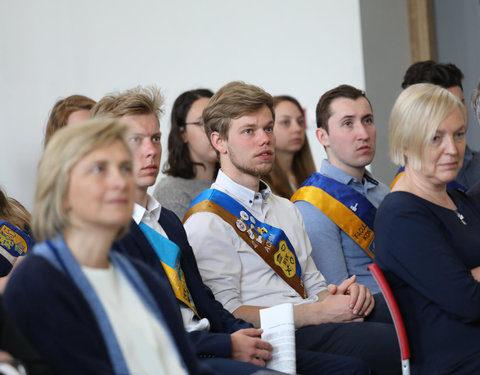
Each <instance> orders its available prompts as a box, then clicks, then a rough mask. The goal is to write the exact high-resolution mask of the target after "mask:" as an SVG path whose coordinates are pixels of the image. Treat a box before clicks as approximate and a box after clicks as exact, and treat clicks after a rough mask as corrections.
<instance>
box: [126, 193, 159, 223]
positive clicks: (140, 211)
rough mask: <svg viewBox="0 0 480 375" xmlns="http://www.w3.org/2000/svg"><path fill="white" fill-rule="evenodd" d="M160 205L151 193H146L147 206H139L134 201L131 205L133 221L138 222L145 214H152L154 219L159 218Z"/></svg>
mask: <svg viewBox="0 0 480 375" xmlns="http://www.w3.org/2000/svg"><path fill="white" fill-rule="evenodd" d="M161 210H162V206H161V205H160V203H159V202H158V201H157V200H156V199H155V198H154V197H152V196H151V195H149V194H147V208H145V207H143V206H140V205H139V204H138V203H135V205H134V206H133V215H132V217H133V220H134V221H135V223H137V224H140V222H141V221H142V219H143V218H144V216H145V215H150V216H153V218H154V219H155V221H158V220H159V219H160V212H161Z"/></svg>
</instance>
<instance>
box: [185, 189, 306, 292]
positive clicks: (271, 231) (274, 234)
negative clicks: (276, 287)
mask: <svg viewBox="0 0 480 375" xmlns="http://www.w3.org/2000/svg"><path fill="white" fill-rule="evenodd" d="M204 211H206V212H212V213H214V214H216V215H218V216H220V217H221V218H222V219H223V220H225V221H226V222H227V223H228V224H230V225H231V226H232V227H233V228H234V229H235V231H236V232H237V234H238V235H239V236H240V237H241V238H242V239H243V240H244V241H245V242H246V243H247V244H248V245H249V246H250V247H251V248H252V249H253V250H254V251H255V252H256V253H257V254H258V255H259V256H260V257H261V258H262V259H263V260H264V261H265V262H266V263H267V264H268V265H269V266H270V267H271V268H272V269H273V270H274V271H275V273H277V275H279V276H280V277H281V278H282V279H283V280H284V281H285V282H286V283H287V284H288V285H289V286H290V287H292V288H293V289H294V290H295V291H296V292H297V293H298V294H300V295H301V296H302V297H303V298H307V293H306V292H305V288H304V287H303V281H302V269H301V267H300V264H299V262H298V259H297V255H296V254H295V250H294V248H293V246H292V244H291V243H290V240H289V239H288V237H287V235H286V234H285V232H284V231H283V230H281V229H279V228H275V227H273V226H271V225H269V224H266V223H263V222H261V221H260V220H258V219H256V218H255V217H254V216H253V215H252V214H251V213H250V212H249V211H248V210H247V209H246V208H245V207H243V206H242V205H241V204H240V203H238V202H237V201H236V200H235V199H233V198H232V197H230V196H229V195H227V194H225V193H223V192H221V191H219V190H216V189H208V190H205V191H204V192H202V193H200V195H198V196H197V197H196V198H195V199H194V200H193V202H192V204H191V205H190V207H189V209H188V211H187V213H186V214H185V218H184V222H185V221H186V220H187V219H188V218H189V217H190V216H191V215H193V214H194V213H196V212H204ZM213 235H214V234H213V233H212V236H213Z"/></svg>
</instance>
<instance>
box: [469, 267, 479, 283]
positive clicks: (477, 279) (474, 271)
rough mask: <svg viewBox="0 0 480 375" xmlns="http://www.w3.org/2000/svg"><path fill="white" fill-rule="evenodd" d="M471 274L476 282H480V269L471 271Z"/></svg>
mask: <svg viewBox="0 0 480 375" xmlns="http://www.w3.org/2000/svg"><path fill="white" fill-rule="evenodd" d="M470 273H471V274H472V276H473V278H474V279H475V281H478V282H480V267H475V268H472V269H471V270H470Z"/></svg>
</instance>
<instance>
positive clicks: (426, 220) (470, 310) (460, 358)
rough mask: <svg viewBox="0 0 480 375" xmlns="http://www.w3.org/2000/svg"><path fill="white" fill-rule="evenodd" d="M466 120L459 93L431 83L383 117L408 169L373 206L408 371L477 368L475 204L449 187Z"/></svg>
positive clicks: (380, 259) (479, 216) (479, 229)
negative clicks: (401, 325) (404, 332)
mask: <svg viewBox="0 0 480 375" xmlns="http://www.w3.org/2000/svg"><path fill="white" fill-rule="evenodd" d="M466 130H467V125H466V123H465V113H464V109H463V105H462V103H461V102H460V101H459V100H458V99H457V98H456V97H455V96H454V95H452V94H451V93H449V92H448V91H447V90H445V89H443V88H441V87H439V86H434V85H431V84H417V85H413V86H411V87H409V88H407V89H405V91H403V92H402V93H401V94H400V96H399V97H398V99H397V101H396V103H395V105H394V107H393V109H392V114H391V117H390V155H391V158H392V161H393V162H394V163H396V164H399V165H404V166H405V175H404V178H402V179H401V180H399V181H398V183H397V184H396V185H395V187H394V189H393V192H392V193H390V194H389V195H387V197H386V198H385V200H384V201H383V203H382V204H381V205H380V208H379V209H378V211H377V215H376V219H375V235H376V262H377V263H378V265H379V266H380V268H381V269H382V271H383V272H384V274H385V277H386V279H387V281H388V283H389V284H390V286H391V288H392V291H393V293H394V295H395V297H396V299H397V302H398V305H399V308H400V311H401V313H402V316H403V319H404V320H405V325H406V329H407V334H408V339H409V342H410V348H411V353H412V358H411V365H412V374H453V373H455V374H480V341H479V340H478V337H480V282H479V281H480V251H479V249H480V236H479V233H480V212H479V210H480V208H479V207H477V206H475V204H474V203H473V201H472V200H471V199H470V198H469V197H468V196H467V195H465V193H463V192H462V191H460V190H449V191H447V190H446V185H447V184H448V183H449V182H450V181H452V180H454V179H455V177H456V175H457V172H458V171H459V170H460V168H461V167H462V160H463V154H464V151H465V132H466Z"/></svg>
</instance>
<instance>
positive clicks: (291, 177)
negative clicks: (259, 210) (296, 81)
mask: <svg viewBox="0 0 480 375" xmlns="http://www.w3.org/2000/svg"><path fill="white" fill-rule="evenodd" d="M273 106H274V109H275V126H274V128H273V132H274V134H275V138H276V144H275V163H274V165H273V169H272V171H271V172H270V174H269V175H268V176H266V177H264V178H263V179H264V180H265V181H266V182H267V183H268V185H269V186H270V188H271V189H272V191H273V192H274V193H275V194H277V195H280V196H282V197H284V198H287V199H290V197H291V196H292V195H293V193H294V192H295V191H296V190H297V188H298V187H299V186H300V185H301V184H302V182H303V181H305V180H306V178H307V177H308V176H310V175H311V174H312V173H314V172H315V163H314V161H313V158H312V153H311V151H310V146H309V144H308V139H307V137H306V133H305V116H304V113H303V108H302V106H301V105H300V103H299V102H298V100H297V99H295V98H293V97H291V96H288V95H281V96H275V97H274V98H273Z"/></svg>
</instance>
